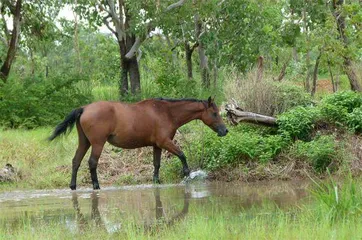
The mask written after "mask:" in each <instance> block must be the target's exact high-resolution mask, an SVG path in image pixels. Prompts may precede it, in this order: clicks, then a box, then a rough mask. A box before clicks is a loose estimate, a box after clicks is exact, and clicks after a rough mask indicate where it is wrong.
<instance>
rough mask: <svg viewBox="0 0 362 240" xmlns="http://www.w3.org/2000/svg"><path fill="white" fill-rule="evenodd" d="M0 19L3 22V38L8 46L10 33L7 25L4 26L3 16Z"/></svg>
mask: <svg viewBox="0 0 362 240" xmlns="http://www.w3.org/2000/svg"><path fill="white" fill-rule="evenodd" d="M1 19H2V21H3V24H4V32H5V36H6V42H7V43H6V46H7V45H9V44H8V41H9V39H10V32H9V29H8V25H7V24H6V20H5V17H4V14H1Z"/></svg>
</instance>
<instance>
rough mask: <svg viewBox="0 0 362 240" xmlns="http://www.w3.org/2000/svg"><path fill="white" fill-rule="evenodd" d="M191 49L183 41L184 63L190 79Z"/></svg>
mask: <svg viewBox="0 0 362 240" xmlns="http://www.w3.org/2000/svg"><path fill="white" fill-rule="evenodd" d="M192 52H193V51H192V49H191V47H190V44H189V43H188V42H187V41H185V55H186V65H187V77H188V78H189V79H192V78H193V76H192Z"/></svg>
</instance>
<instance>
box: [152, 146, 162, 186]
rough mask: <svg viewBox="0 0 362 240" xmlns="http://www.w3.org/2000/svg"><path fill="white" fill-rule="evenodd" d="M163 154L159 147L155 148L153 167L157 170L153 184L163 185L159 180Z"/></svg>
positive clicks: (154, 173)
mask: <svg viewBox="0 0 362 240" xmlns="http://www.w3.org/2000/svg"><path fill="white" fill-rule="evenodd" d="M161 152H162V149H161V148H159V147H156V146H155V147H153V166H154V168H155V170H154V172H153V183H161V182H160V178H159V170H160V166H161Z"/></svg>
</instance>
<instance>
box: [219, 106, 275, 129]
mask: <svg viewBox="0 0 362 240" xmlns="http://www.w3.org/2000/svg"><path fill="white" fill-rule="evenodd" d="M225 110H226V112H227V117H228V119H229V121H230V122H231V123H232V124H234V125H237V124H238V123H239V122H250V123H254V124H259V125H265V126H269V127H277V122H276V118H273V117H270V116H265V115H261V114H256V113H252V112H245V111H243V109H241V108H239V107H238V106H237V105H236V104H227V105H226V106H225Z"/></svg>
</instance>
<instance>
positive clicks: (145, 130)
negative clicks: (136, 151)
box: [80, 100, 160, 148]
mask: <svg viewBox="0 0 362 240" xmlns="http://www.w3.org/2000/svg"><path fill="white" fill-rule="evenodd" d="M156 105H157V104H154V102H153V101H152V100H145V101H141V102H138V103H134V104H127V103H121V102H108V101H100V102H94V103H91V104H89V105H87V106H85V107H84V111H83V114H82V116H81V118H80V124H81V127H82V129H83V131H84V132H85V134H86V136H87V137H88V139H89V140H90V141H91V142H94V141H96V142H97V141H103V140H104V139H107V141H109V142H110V143H111V144H113V145H116V146H119V147H123V148H135V147H140V146H147V145H153V143H154V138H155V134H156V132H157V128H158V125H159V124H160V116H159V115H160V114H159V113H158V112H159V111H158V110H157V109H158V107H157V106H156Z"/></svg>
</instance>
